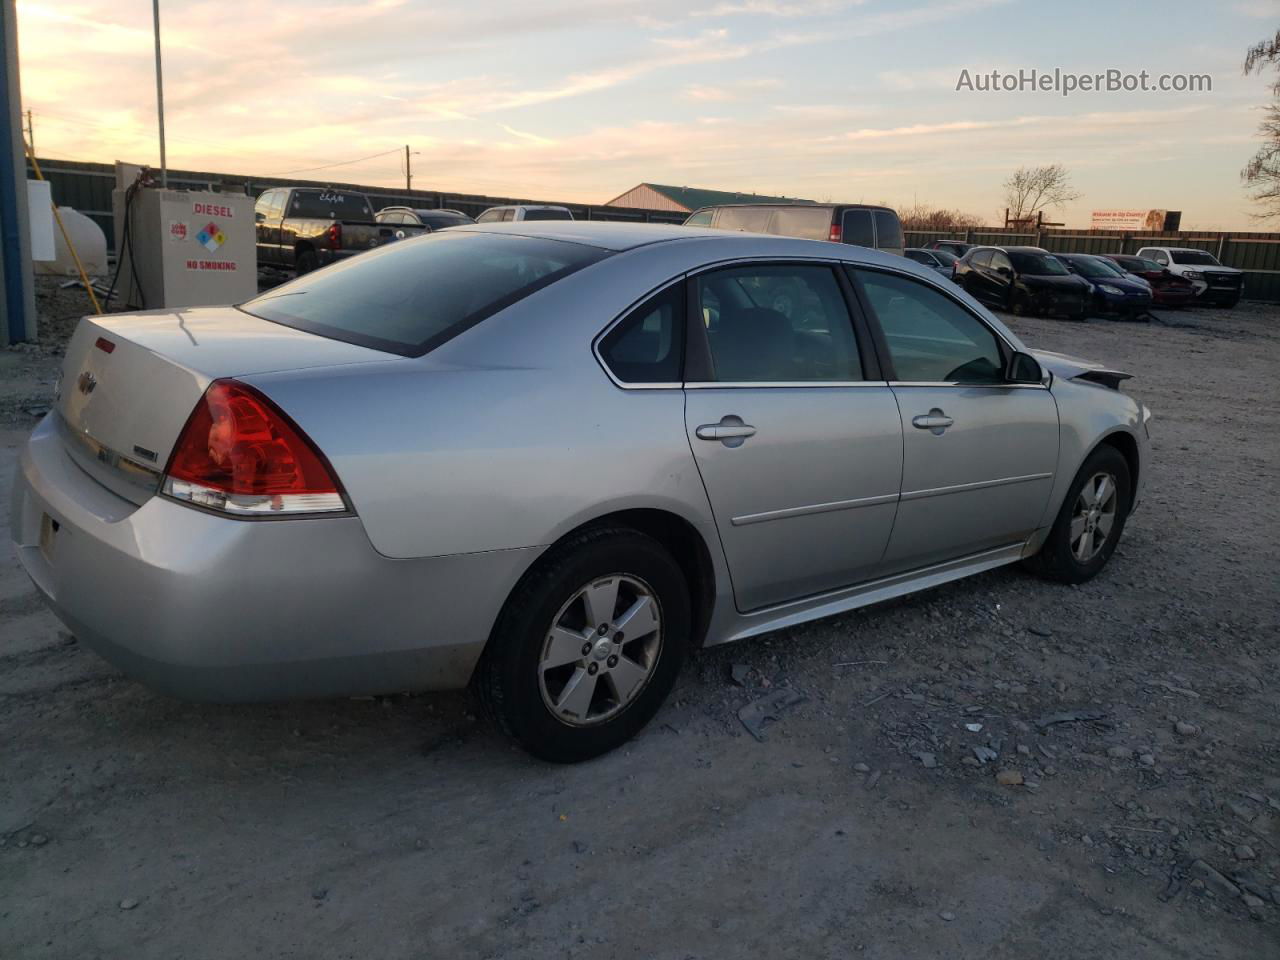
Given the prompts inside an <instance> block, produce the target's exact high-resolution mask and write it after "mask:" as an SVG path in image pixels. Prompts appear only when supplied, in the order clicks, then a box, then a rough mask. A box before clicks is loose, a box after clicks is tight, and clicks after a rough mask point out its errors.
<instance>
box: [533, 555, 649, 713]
mask: <svg viewBox="0 0 1280 960" xmlns="http://www.w3.org/2000/svg"><path fill="white" fill-rule="evenodd" d="M661 652H662V612H661V609H660V607H659V604H658V597H657V594H656V593H655V592H654V590H653V588H652V587H650V586H649V585H648V584H647V583H645V582H644V581H643V580H641V579H640V578H638V577H633V576H628V575H625V574H613V575H611V576H607V577H602V578H600V579H597V580H593V581H592V582H591V583H588V584H586V585H584V586H583V587H581V588H580V589H579V590H577V591H576V592H575V593H574V594H573V596H572V597H570V598H569V600H568V601H567V602H566V603H565V604H564V605H563V606H562V607H561V608H560V610H559V612H558V613H557V614H556V615H555V617H554V618H553V619H552V621H551V628H550V630H548V631H547V636H546V640H545V642H544V643H543V646H542V654H541V657H540V658H539V661H538V686H539V689H540V690H541V692H542V702H543V703H544V704H545V705H546V707H547V709H548V710H550V711H551V713H552V714H553V715H555V717H556V718H557V719H559V720H560V721H561V722H563V723H566V724H569V725H570V726H592V725H594V724H598V723H602V722H604V721H606V720H608V719H610V718H612V717H613V716H615V715H616V714H618V713H620V712H621V711H622V710H624V709H625V708H626V707H627V706H628V705H629V704H630V703H631V702H632V701H634V700H635V698H636V697H637V696H638V695H639V694H640V691H641V690H643V689H644V687H645V685H646V684H647V683H648V682H649V679H650V677H651V676H652V675H653V670H654V667H655V666H656V665H657V662H658V656H659V654H660V653H661Z"/></svg>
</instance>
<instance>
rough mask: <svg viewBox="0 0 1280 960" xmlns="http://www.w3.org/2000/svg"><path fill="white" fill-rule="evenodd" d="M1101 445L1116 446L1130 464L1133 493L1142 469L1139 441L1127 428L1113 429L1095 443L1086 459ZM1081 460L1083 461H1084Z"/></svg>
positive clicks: (1136, 487) (1130, 484) (1131, 490)
mask: <svg viewBox="0 0 1280 960" xmlns="http://www.w3.org/2000/svg"><path fill="white" fill-rule="evenodd" d="M1099 447H1114V448H1115V449H1116V450H1118V451H1120V455H1121V456H1122V457H1124V459H1125V463H1127V464H1128V465H1129V490H1130V494H1131V495H1132V492H1133V491H1136V490H1137V489H1138V474H1139V471H1140V470H1141V469H1142V457H1141V456H1140V455H1139V453H1138V441H1137V440H1135V439H1134V438H1133V435H1132V434H1130V433H1129V432H1128V431H1127V430H1124V429H1117V430H1112V431H1111V432H1110V433H1108V434H1105V435H1104V436H1103V437H1102V438H1101V439H1100V440H1099V441H1098V442H1097V443H1095V444H1094V445H1093V447H1092V448H1091V449H1090V450H1089V453H1088V454H1086V455H1085V459H1086V460H1087V459H1088V458H1089V456H1091V455H1092V454H1093V452H1094V451H1095V450H1097V449H1098V448H1099ZM1081 462H1082V463H1083V462H1084V461H1081Z"/></svg>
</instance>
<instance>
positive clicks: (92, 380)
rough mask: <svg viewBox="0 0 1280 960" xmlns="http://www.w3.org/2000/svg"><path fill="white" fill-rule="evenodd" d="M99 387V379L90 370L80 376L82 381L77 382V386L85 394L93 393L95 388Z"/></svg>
mask: <svg viewBox="0 0 1280 960" xmlns="http://www.w3.org/2000/svg"><path fill="white" fill-rule="evenodd" d="M97 385H98V378H97V377H95V376H94V375H93V374H92V373H90V372H89V371H88V370H86V371H85V372H84V373H82V374H80V379H78V380H77V381H76V386H78V387H79V388H80V392H81V393H83V394H90V393H93V388H94V387H96V386H97Z"/></svg>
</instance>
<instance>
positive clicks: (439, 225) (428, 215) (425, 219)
mask: <svg viewBox="0 0 1280 960" xmlns="http://www.w3.org/2000/svg"><path fill="white" fill-rule="evenodd" d="M415 212H416V213H417V215H418V220H419V221H420V222H421V223H424V224H426V225H427V226H428V227H435V228H436V229H438V230H443V229H444V228H445V227H456V226H459V225H460V224H464V223H475V221H474V220H472V219H471V218H470V217H464V216H459V215H458V214H456V213H436V212H434V211H432V210H417V211H415Z"/></svg>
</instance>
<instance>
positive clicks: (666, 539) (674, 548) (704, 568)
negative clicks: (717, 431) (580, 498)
mask: <svg viewBox="0 0 1280 960" xmlns="http://www.w3.org/2000/svg"><path fill="white" fill-rule="evenodd" d="M606 527H627V528H628V529H631V530H635V531H636V532H637V533H642V534H644V535H645V536H648V537H652V538H653V539H654V540H656V541H658V543H660V544H662V546H663V547H664V548H665V549H666V550H667V551H668V552H670V554H671V556H672V557H673V558H674V559H675V561H676V563H677V564H678V565H679V567H680V570H681V571H682V572H683V573H684V576H685V581H686V582H687V583H688V584H689V601H690V605H691V608H692V613H693V646H694V648H695V649H696V648H698V647H701V646H702V643H703V641H704V640H705V639H706V636H707V630H708V628H709V627H710V624H711V615H712V613H713V611H714V609H715V600H716V568H715V562H714V561H713V559H712V556H711V548H710V546H709V545H708V543H707V541H706V539H705V538H704V537H703V536H702V534H700V533H699V532H698V529H697V527H695V526H694V525H693V524H692V523H690V522H689V521H688V520H687V519H685V518H684V517H682V516H680V515H679V514H678V513H675V512H673V511H671V510H664V509H661V508H658V507H628V508H624V509H618V510H613V511H610V512H608V513H602V514H600V515H598V516H595V517H592V518H591V519H589V520H585V521H583V522H581V523H579V524H578V525H577V526H575V527H573V528H572V529H570V530H567V531H566V532H565V533H563V534H561V535H560V536H559V537H558V538H557V539H556V540H555V541H554V542H553V543H550V544H548V545H547V548H546V549H545V550H543V551H541V552H540V553H539V554H538V557H537V558H536V559H535V560H533V562H531V563H530V564H529V566H528V568H527V569H526V570H525V571H524V573H523V574H522V575H521V576H520V577H519V578H517V580H516V582H515V583H514V584H512V587H511V589H510V590H509V591H508V593H507V598H506V600H504V601H503V605H504V606H505V605H506V603H507V602H509V601H510V599H511V597H512V596H513V595H514V594H515V593H516V591H517V590H518V589H519V588H520V586H521V584H522V583H524V581H525V579H526V578H527V577H528V576H530V574H532V573H533V572H534V571H535V570H536V569H537V568H538V565H539V564H540V563H542V562H543V559H544V558H545V557H546V556H547V554H549V553H551V552H552V551H553V550H554V549H555V548H556V547H558V546H559V545H560V544H562V543H565V542H567V541H569V540H571V539H573V538H574V537H577V536H580V535H581V534H583V533H585V532H587V531H590V530H598V529H601V528H606ZM500 619H501V617H495V626H496V624H497V621H498V620H500Z"/></svg>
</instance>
